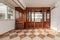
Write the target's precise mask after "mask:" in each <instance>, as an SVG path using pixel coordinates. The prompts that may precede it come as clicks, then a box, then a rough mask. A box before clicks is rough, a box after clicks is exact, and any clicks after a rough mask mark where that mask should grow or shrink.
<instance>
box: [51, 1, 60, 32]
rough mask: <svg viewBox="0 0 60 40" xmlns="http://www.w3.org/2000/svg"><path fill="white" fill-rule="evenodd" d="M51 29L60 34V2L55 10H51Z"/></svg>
mask: <svg viewBox="0 0 60 40" xmlns="http://www.w3.org/2000/svg"><path fill="white" fill-rule="evenodd" d="M51 28H53V29H56V30H58V31H59V32H60V2H59V1H58V2H57V3H56V5H55V8H54V9H53V10H51Z"/></svg>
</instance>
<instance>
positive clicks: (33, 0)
mask: <svg viewBox="0 0 60 40" xmlns="http://www.w3.org/2000/svg"><path fill="white" fill-rule="evenodd" d="M4 1H6V2H7V3H9V4H10V5H12V6H14V7H19V5H17V4H16V3H15V2H14V1H13V0H4ZM23 1H24V2H25V4H26V7H53V6H54V4H55V3H56V1H57V0H23Z"/></svg>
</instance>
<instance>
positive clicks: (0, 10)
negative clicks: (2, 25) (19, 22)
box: [0, 3, 15, 19]
mask: <svg viewBox="0 0 60 40" xmlns="http://www.w3.org/2000/svg"><path fill="white" fill-rule="evenodd" d="M0 19H15V10H14V9H13V8H11V7H9V6H7V5H5V4H4V3H0Z"/></svg>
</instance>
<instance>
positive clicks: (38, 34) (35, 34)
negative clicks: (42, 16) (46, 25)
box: [8, 29, 60, 40]
mask: <svg viewBox="0 0 60 40" xmlns="http://www.w3.org/2000/svg"><path fill="white" fill-rule="evenodd" d="M8 40H60V32H57V31H55V30H53V29H26V30H25V29H24V30H14V31H12V32H9V39H8Z"/></svg>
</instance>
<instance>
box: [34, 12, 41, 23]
mask: <svg viewBox="0 0 60 40" xmlns="http://www.w3.org/2000/svg"><path fill="white" fill-rule="evenodd" d="M35 22H42V12H35Z"/></svg>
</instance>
